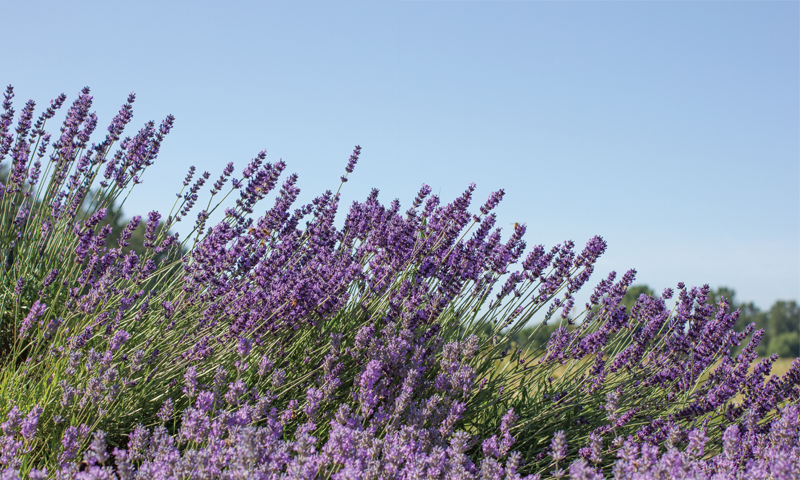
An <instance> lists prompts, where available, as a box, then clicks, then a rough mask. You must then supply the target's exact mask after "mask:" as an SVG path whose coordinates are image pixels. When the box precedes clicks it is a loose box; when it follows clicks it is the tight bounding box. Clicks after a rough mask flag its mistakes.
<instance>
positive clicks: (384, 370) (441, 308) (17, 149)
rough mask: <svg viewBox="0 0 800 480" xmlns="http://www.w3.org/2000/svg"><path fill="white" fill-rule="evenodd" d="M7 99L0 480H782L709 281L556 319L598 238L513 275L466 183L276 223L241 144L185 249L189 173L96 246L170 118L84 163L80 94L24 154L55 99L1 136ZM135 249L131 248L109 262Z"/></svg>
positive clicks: (116, 129) (281, 211)
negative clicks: (138, 246) (237, 159)
mask: <svg viewBox="0 0 800 480" xmlns="http://www.w3.org/2000/svg"><path fill="white" fill-rule="evenodd" d="M12 97H13V90H12V89H11V88H10V87H9V88H8V89H7V90H6V94H5V102H4V104H3V113H2V114H0V154H1V155H0V161H2V160H4V159H5V158H6V157H10V159H11V165H10V166H9V167H8V169H7V175H6V176H5V178H2V179H0V221H2V224H3V228H2V230H0V255H2V258H3V259H4V265H3V266H2V268H0V275H2V276H0V288H2V295H3V296H2V303H1V304H0V310H1V311H2V320H3V322H4V328H3V329H0V336H2V341H1V342H0V361H2V364H3V370H2V374H1V375H2V379H0V380H1V381H2V385H3V386H4V388H3V390H2V394H0V407H2V408H0V412H2V413H4V414H6V418H7V421H6V422H5V423H3V424H2V425H1V426H0V428H2V433H3V435H2V436H1V437H0V469H2V471H3V475H4V477H3V478H17V477H20V478H21V477H29V478H59V479H71V478H76V479H78V478H80V479H84V478H86V479H105V478H119V479H129V478H137V479H145V478H148V479H149V478H197V479H204V478H265V479H266V478H332V479H349V478H423V477H424V478H448V479H479V478H480V479H502V478H505V479H517V478H526V477H527V478H531V479H533V478H548V477H556V478H559V477H566V476H571V477H573V478H600V476H603V475H615V476H617V477H619V478H661V477H659V475H661V476H663V475H667V474H665V473H663V472H670V473H669V475H683V476H684V477H686V478H695V477H698V478H706V477H708V478H711V476H713V475H722V473H719V472H724V474H726V475H732V476H733V477H731V478H738V477H737V475H739V476H741V475H745V474H748V475H749V474H756V473H757V472H772V473H769V474H770V475H773V477H775V478H780V477H779V475H790V477H789V478H791V475H793V474H795V473H796V472H794V473H792V471H791V468H793V467H791V465H793V463H792V459H796V458H797V448H798V435H797V416H798V409H797V408H796V406H795V405H796V404H797V402H798V399H800V362H795V363H794V364H793V366H792V368H791V369H790V371H789V372H788V373H787V374H786V375H784V376H783V377H774V376H772V377H770V375H769V373H770V366H771V365H772V363H774V361H775V359H776V357H774V356H773V357H769V358H766V359H763V360H761V361H760V362H759V363H757V364H756V365H755V367H754V368H752V369H751V367H752V366H753V364H754V362H755V361H756V360H757V358H756V357H757V356H756V354H755V353H754V349H755V347H756V346H757V344H758V341H759V339H760V335H761V333H759V332H752V328H750V329H749V330H747V331H745V332H736V331H734V330H733V325H734V324H735V323H736V318H737V312H731V311H730V307H729V306H728V304H727V303H726V302H725V301H723V302H721V303H720V304H719V305H710V304H709V303H708V293H709V290H708V287H707V286H704V287H702V288H688V289H687V288H686V287H685V286H684V285H682V284H680V285H678V292H679V293H678V301H677V303H676V305H675V307H674V308H673V309H670V308H668V306H667V303H666V302H667V300H669V299H671V298H672V296H673V293H674V292H673V291H672V290H670V289H667V290H665V292H664V294H663V295H662V296H661V297H650V296H646V295H643V296H642V297H640V298H639V301H638V302H637V303H636V305H634V307H633V308H632V309H630V310H627V309H626V308H625V306H624V305H623V304H622V303H621V302H622V298H623V297H624V295H625V292H626V291H627V288H628V287H629V286H630V285H631V284H632V282H633V280H634V276H635V271H633V270H631V271H629V272H627V273H626V274H625V275H623V276H622V277H621V278H620V279H619V280H617V277H616V274H615V273H612V274H611V275H610V276H609V277H608V278H606V279H604V280H602V281H601V282H600V283H599V284H598V285H597V286H596V288H595V289H594V292H593V294H592V296H591V298H590V301H589V302H588V303H587V304H586V305H585V308H584V309H583V310H582V311H581V312H577V313H576V311H575V299H574V294H575V293H576V292H577V291H578V290H579V289H580V288H582V287H583V286H584V285H585V284H586V282H587V281H588V280H589V278H590V276H591V274H592V272H593V270H594V265H595V263H596V261H597V259H598V258H599V257H600V255H602V254H603V252H604V251H605V248H606V243H605V241H604V240H603V239H602V238H600V237H594V238H592V239H590V240H589V241H588V242H587V243H586V245H585V247H584V248H582V249H576V248H575V244H574V243H573V242H572V241H566V242H564V243H562V244H559V245H557V246H555V247H553V248H551V249H549V250H548V249H546V248H545V247H544V246H542V245H538V246H535V247H534V248H532V249H531V250H530V251H529V253H528V254H527V255H525V250H526V243H525V242H524V241H523V235H524V233H525V225H515V226H514V230H513V232H511V235H510V236H509V238H508V239H507V240H505V241H504V240H503V239H502V237H501V231H500V229H499V228H497V227H496V225H495V223H496V216H495V214H494V213H493V210H494V209H495V208H496V207H497V205H498V204H499V202H500V200H501V199H502V197H503V194H504V192H503V191H502V190H500V191H498V192H495V193H493V194H491V195H490V197H489V199H488V200H487V201H486V202H485V203H484V204H482V205H481V206H480V207H479V209H478V213H477V214H475V213H471V212H470V210H469V208H470V205H471V203H472V200H473V198H472V197H473V193H474V190H475V186H474V185H470V186H469V188H467V190H466V191H465V192H464V193H463V194H462V195H461V196H460V197H458V198H456V199H455V200H454V201H452V202H451V203H443V202H442V201H441V199H440V198H439V197H438V196H436V195H432V194H431V188H430V187H429V186H427V185H423V186H422V187H421V189H420V191H419V193H418V194H417V196H416V198H415V199H414V200H413V202H412V203H411V207H410V208H409V209H407V210H406V211H404V212H402V211H401V207H400V202H399V201H397V200H395V201H393V202H391V203H390V204H389V205H388V206H387V205H383V204H382V203H381V202H379V200H378V196H379V195H378V191H377V190H373V191H372V193H371V194H370V195H369V196H368V197H367V199H366V200H365V201H363V202H354V203H353V204H352V205H351V206H350V208H349V210H348V212H347V215H346V218H345V220H344V224H343V226H342V227H341V228H339V227H337V226H336V225H335V222H334V220H335V218H336V215H337V213H338V211H339V207H340V205H339V202H340V195H339V193H338V191H337V192H336V193H333V192H332V191H328V192H325V193H323V194H322V195H320V196H318V197H317V198H315V199H314V200H313V201H312V202H311V203H309V204H307V205H301V206H295V203H296V200H297V198H298V194H299V192H300V190H299V188H298V187H297V186H296V184H297V181H298V178H297V176H296V175H289V176H288V177H286V178H285V179H284V180H283V181H281V176H282V174H283V172H284V170H285V168H286V165H285V164H284V163H283V162H282V161H279V162H276V163H270V162H266V152H261V153H259V154H258V155H257V156H256V157H255V158H253V159H252V160H251V161H250V163H249V164H248V165H247V166H246V167H245V168H244V170H243V171H242V173H241V175H240V176H235V175H234V172H235V169H234V166H233V164H228V165H227V166H225V168H224V169H223V171H222V173H221V174H220V176H219V178H218V179H217V180H216V181H215V182H214V183H213V185H210V187H211V188H208V187H206V188H208V192H209V193H210V196H211V199H212V200H213V199H215V198H216V199H217V203H216V204H213V201H212V200H209V201H208V204H207V206H206V208H204V209H202V210H200V211H199V212H197V214H196V220H195V222H194V228H193V230H192V231H191V233H190V234H189V235H188V236H187V238H186V239H184V240H183V241H181V240H180V239H179V238H178V235H177V234H171V233H170V231H169V228H170V227H172V226H174V225H175V224H176V223H177V222H180V221H183V220H184V219H185V218H187V217H188V216H189V215H190V214H192V212H193V211H194V209H195V207H196V206H197V205H201V204H200V203H198V202H199V199H200V195H201V194H202V193H203V188H204V187H205V186H206V183H207V182H210V181H211V180H212V179H211V174H210V173H209V172H203V173H201V174H199V175H197V173H198V172H197V170H196V168H195V167H191V168H190V170H189V173H188V174H187V176H186V178H185V179H184V181H183V189H182V190H181V192H180V193H179V194H178V195H177V200H176V203H175V205H174V206H173V208H172V210H171V211H170V212H169V213H167V214H166V216H162V215H161V214H160V213H159V212H155V211H153V212H150V213H149V214H148V215H147V218H146V219H144V218H142V217H139V216H134V217H133V218H132V219H131V220H130V222H129V223H128V224H127V225H126V226H125V227H123V228H122V229H121V232H118V233H119V235H118V240H117V241H116V242H114V243H115V244H111V242H109V241H108V239H109V237H110V235H111V233H112V229H111V227H110V226H109V225H107V224H103V223H102V222H103V220H104V219H105V218H106V216H107V215H108V214H109V212H110V211H113V209H112V208H111V207H112V206H113V205H114V204H115V203H114V202H116V201H118V200H119V199H124V198H126V197H127V195H128V193H129V191H130V189H131V188H132V187H133V186H135V185H136V184H139V183H141V182H142V178H143V174H144V172H145V170H146V168H147V167H148V166H150V165H151V164H152V163H153V160H154V159H155V158H156V156H157V154H158V151H159V149H160V145H161V143H162V141H163V139H164V137H165V136H166V135H167V134H168V133H169V131H170V130H171V128H172V125H173V121H174V120H173V118H172V117H171V116H169V117H167V118H166V119H165V120H164V122H162V123H161V124H160V126H159V127H156V124H155V123H154V122H148V123H147V124H145V127H144V128H142V129H141V130H140V131H139V132H138V133H137V134H136V135H135V136H134V137H132V138H131V137H124V138H123V137H122V133H123V130H124V128H125V126H126V125H127V124H128V123H129V122H130V121H131V119H132V103H133V102H134V100H135V97H134V95H133V94H131V95H130V96H129V97H128V101H127V103H126V104H125V105H123V107H122V109H121V110H120V112H119V114H118V115H117V116H116V117H114V119H113V121H112V123H111V125H110V126H109V127H108V134H107V135H106V137H105V139H104V140H103V141H102V142H101V143H99V144H94V143H91V144H90V143H89V141H90V138H91V135H92V133H93V132H94V130H95V129H96V127H97V116H96V115H95V114H94V113H90V110H91V105H92V97H91V95H89V90H88V89H84V90H83V91H82V92H81V94H80V95H79V97H78V99H77V100H76V101H75V102H74V103H73V105H72V106H71V107H70V109H69V111H68V112H67V114H66V119H65V121H64V125H63V127H62V128H61V135H60V137H59V138H58V139H57V140H56V141H54V142H53V143H52V147H51V150H52V153H51V154H50V156H49V157H48V158H45V155H46V152H47V147H48V145H49V143H50V139H51V137H50V135H49V134H48V133H46V132H45V131H44V126H45V123H46V121H47V120H49V119H50V118H52V117H53V116H54V115H55V112H56V110H58V109H59V108H60V107H61V106H62V105H63V104H64V102H65V100H66V97H65V96H63V95H62V96H59V97H57V98H56V99H55V100H54V101H53V102H52V104H51V107H50V108H49V109H48V110H46V111H45V112H44V113H43V114H42V116H41V117H40V119H39V120H38V121H37V122H36V123H35V124H33V123H32V118H33V112H34V107H35V104H34V103H33V102H32V101H31V102H28V103H27V104H26V106H25V107H24V108H23V111H22V112H21V113H20V115H19V119H18V126H17V128H16V130H14V131H13V133H12V131H11V125H12V121H13V117H14V111H13V108H12V105H11V99H12ZM115 147H116V148H117V150H116V151H115V152H113V153H112V149H113V148H115ZM360 154H361V148H360V147H358V146H357V147H356V148H355V150H354V151H353V153H352V155H351V156H350V158H349V160H348V162H347V165H346V167H345V172H346V173H345V175H344V176H343V177H342V179H341V181H342V183H344V182H345V181H346V180H347V175H349V174H350V173H352V172H353V171H354V168H355V165H356V164H357V162H358V160H359V157H360ZM2 167H3V166H2V164H1V163H0V168H2ZM98 185H99V187H98ZM226 185H227V187H226ZM226 188H227V190H226ZM268 197H269V198H271V199H272V200H271V201H272V206H271V207H269V208H267V209H266V210H259V209H258V205H259V202H262V201H264V200H265V199H267V198H268ZM229 198H230V203H226V202H227V201H228V200H227V199H229ZM228 204H230V205H231V206H230V207H228V208H224V207H223V205H228ZM257 211H258V212H263V213H259V214H256V212H257ZM214 215H216V216H217V217H221V220H219V221H218V222H217V223H216V224H209V222H210V220H211V219H212V218H214ZM301 224H302V225H303V226H301ZM101 225H103V226H101ZM136 231H141V232H142V233H141V235H142V238H143V245H144V250H143V252H142V251H140V252H139V253H137V252H136V251H133V250H127V249H125V248H124V247H126V246H128V244H129V240H130V239H131V238H132V236H133V235H134V232H136ZM115 238H117V237H115ZM515 265H519V267H518V268H517V267H515ZM531 320H534V321H541V325H542V326H544V325H546V324H547V323H548V322H549V323H554V322H557V323H558V325H559V328H557V329H556V330H555V332H554V333H553V335H552V337H551V339H550V341H549V342H548V343H547V344H546V345H545V346H543V347H536V346H533V345H530V344H528V343H525V342H523V343H522V344H518V343H516V342H512V340H511V339H512V338H513V335H514V334H515V333H516V332H518V331H519V330H520V329H521V328H522V327H523V326H524V325H525V324H526V323H527V322H529V321H531ZM745 340H747V341H748V342H749V343H748V344H747V346H746V347H745V348H744V351H743V352H742V353H741V354H740V355H738V356H736V357H732V356H731V350H732V348H734V347H736V346H738V345H739V344H741V343H742V342H744V341H745ZM787 405H788V406H787ZM737 442H738V443H737ZM734 444H735V446H732V445H734ZM731 451H736V452H737V453H736V454H737V455H739V456H737V457H735V458H733V457H730V452H731ZM726 455H727V456H726ZM779 457H780V458H786V459H789V460H787V461H789V465H790V467H791V468H790V467H786V468H789V469H788V470H787V469H786V468H784V467H781V466H776V465H779V464H778V463H775V462H773V461H772V459H775V458H779ZM780 465H783V464H782V463H781V464H780ZM765 469H766V470H765ZM770 469H771V470H770ZM674 472H679V473H674ZM776 472H778V473H776ZM780 472H789V473H788V474H784V473H780ZM759 474H760V473H759ZM702 475H706V477H703V476H702ZM713 478H728V477H720V476H717V477H713Z"/></svg>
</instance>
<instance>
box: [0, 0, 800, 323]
mask: <svg viewBox="0 0 800 480" xmlns="http://www.w3.org/2000/svg"><path fill="white" fill-rule="evenodd" d="M2 11H3V17H4V22H3V23H4V26H3V29H1V30H0V45H2V51H3V56H2V61H1V62H0V83H3V84H12V85H14V86H15V87H16V92H17V98H16V100H17V108H18V109H19V108H20V107H21V105H22V103H23V102H24V101H25V100H27V99H28V98H32V99H34V100H36V101H37V103H38V104H39V105H40V106H41V105H45V104H46V103H47V102H48V101H49V100H50V99H51V98H53V97H55V96H56V95H57V94H59V93H61V92H64V93H66V94H67V95H68V96H69V101H70V102H71V101H72V100H73V99H74V98H75V96H76V94H77V93H78V91H79V90H80V88H81V87H83V86H84V85H88V86H90V87H91V88H92V92H93V94H94V95H95V107H96V111H97V113H98V115H99V117H100V119H101V124H105V123H106V122H108V121H109V120H110V119H111V117H112V116H113V115H114V114H115V113H116V111H117V110H118V109H119V106H120V105H121V104H122V103H123V102H124V100H125V98H126V96H127V94H128V92H130V91H135V92H136V93H137V102H136V104H135V106H134V121H133V123H132V126H131V129H130V130H131V131H135V129H137V128H138V127H140V126H141V125H142V123H143V122H145V121H147V120H149V119H155V120H160V119H162V118H163V117H164V116H165V115H167V114H169V113H171V114H173V115H175V116H176V118H177V121H176V127H175V129H174V131H173V133H172V134H170V136H169V137H168V139H167V140H166V141H165V144H164V147H163V148H162V152H161V154H160V156H159V160H158V161H157V162H156V164H155V165H154V166H153V167H152V169H150V170H148V172H147V174H146V176H145V178H144V180H145V184H144V185H141V186H140V187H137V190H135V191H134V193H133V194H132V196H131V199H130V200H129V202H128V204H127V208H126V210H125V211H126V213H127V214H128V215H133V214H146V212H148V211H150V210H154V209H156V210H161V211H162V212H164V213H166V211H167V210H169V207H170V206H171V205H172V200H173V198H174V192H175V191H177V189H178V187H179V186H180V182H181V179H182V178H183V176H184V175H185V172H186V170H187V169H188V167H189V165H196V166H197V168H198V169H200V170H201V171H202V170H209V171H210V172H211V173H212V175H214V176H216V175H218V174H219V172H220V171H221V169H222V168H223V167H224V165H225V164H226V163H227V162H229V161H233V162H235V163H236V164H237V166H238V167H239V169H238V170H239V171H241V168H242V167H243V166H244V164H245V163H246V162H247V161H248V160H249V159H250V158H251V157H252V156H254V155H255V154H256V153H257V152H259V151H260V150H262V149H266V150H267V152H268V159H269V160H271V161H277V160H278V159H279V158H282V159H283V160H284V161H286V162H287V164H288V171H289V172H297V173H298V174H299V175H300V182H299V186H300V188H301V189H302V190H303V195H302V196H301V200H304V201H308V200H310V199H311V198H313V197H314V196H316V195H317V194H319V193H321V192H322V191H324V190H326V189H334V190H335V189H336V187H337V186H338V177H339V176H340V175H341V174H342V173H343V170H344V166H345V164H346V162H347V157H348V156H349V155H350V152H351V151H352V148H353V146H354V145H355V144H360V145H361V146H362V147H363V153H362V157H361V161H360V162H359V165H358V167H357V169H356V171H355V172H354V173H353V174H351V181H350V182H348V183H347V185H346V186H345V188H344V189H343V197H344V205H349V203H350V202H351V201H353V200H355V199H363V198H364V197H365V196H366V195H367V193H368V192H369V190H370V189H371V188H373V187H377V188H379V189H380V190H381V198H382V199H383V200H384V202H387V203H388V202H389V201H391V200H392V199H394V198H399V199H400V200H401V202H402V204H403V205H408V204H409V203H410V201H411V199H412V198H413V197H414V195H415V194H416V192H417V190H418V189H419V187H420V185H421V184H422V183H423V182H424V183H427V184H429V185H431V186H432V187H433V189H434V192H439V193H440V194H441V196H442V197H443V199H445V200H451V199H452V198H454V197H455V196H457V195H459V194H460V193H461V192H462V191H463V190H464V188H465V187H466V186H467V185H468V184H469V183H470V182H476V183H477V185H478V190H477V199H476V203H478V202H482V201H483V200H484V199H485V198H486V197H487V196H488V195H489V193H490V192H491V191H493V190H497V189H499V188H504V189H505V191H506V198H505V200H504V201H503V203H502V204H501V205H500V207H499V208H498V216H499V223H500V224H501V225H504V226H505V231H506V232H508V231H509V230H510V228H511V225H510V224H511V223H513V222H524V223H527V225H528V234H527V235H526V237H527V239H528V243H529V245H534V244H539V243H542V244H544V245H545V246H548V247H549V246H552V245H554V244H556V243H558V242H561V241H563V240H566V239H572V240H574V241H575V242H576V243H577V244H578V245H582V244H583V243H585V241H586V240H587V239H588V238H590V237H591V236H592V235H595V234H599V235H602V236H603V237H604V238H606V240H607V241H608V244H609V249H608V251H607V253H606V255H605V256H604V258H603V259H602V260H601V262H600V263H599V264H598V269H597V273H596V277H595V279H594V280H595V281H598V280H599V279H600V275H605V273H607V272H608V271H610V270H612V269H614V270H617V271H619V272H624V271H625V270H626V269H628V268H631V267H635V268H636V269H637V270H638V272H639V274H638V276H637V279H638V282H639V283H647V284H648V285H650V286H651V287H654V288H656V290H658V291H660V290H661V289H662V288H664V287H669V286H671V287H674V286H675V284H676V283H677V282H679V281H684V282H686V283H687V284H690V285H701V284H703V283H709V284H710V285H711V286H712V287H718V286H723V285H725V286H730V287H733V288H734V289H735V290H736V291H737V297H739V299H740V300H745V301H754V302H755V303H756V304H757V305H758V306H759V307H761V308H768V307H769V306H770V305H771V304H772V303H773V302H774V301H775V300H777V299H795V300H797V299H799V298H800V134H799V132H800V94H799V93H800V88H799V87H800V73H799V72H800V49H799V45H800V34H799V32H798V25H800V21H798V20H800V11H799V9H798V3H797V2H788V1H787V2H538V1H533V2H391V1H390V2H305V1H292V2H238V3H227V4H225V5H224V6H223V5H222V2H147V1H137V2H37V1H27V2H7V3H6V4H5V5H4V6H3V9H2ZM476 208H477V206H476ZM579 300H580V298H579Z"/></svg>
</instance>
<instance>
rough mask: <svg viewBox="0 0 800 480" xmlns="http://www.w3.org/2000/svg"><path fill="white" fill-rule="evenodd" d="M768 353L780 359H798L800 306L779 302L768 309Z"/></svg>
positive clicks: (799, 351)
mask: <svg viewBox="0 0 800 480" xmlns="http://www.w3.org/2000/svg"><path fill="white" fill-rule="evenodd" d="M766 330H767V334H768V336H769V342H768V344H767V352H768V353H777V354H778V355H780V356H781V357H800V333H798V332H800V306H798V305H797V302H795V301H794V300H792V301H788V302H787V301H782V300H779V301H777V302H775V304H774V305H772V308H770V309H769V315H768V319H767V328H766Z"/></svg>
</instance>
